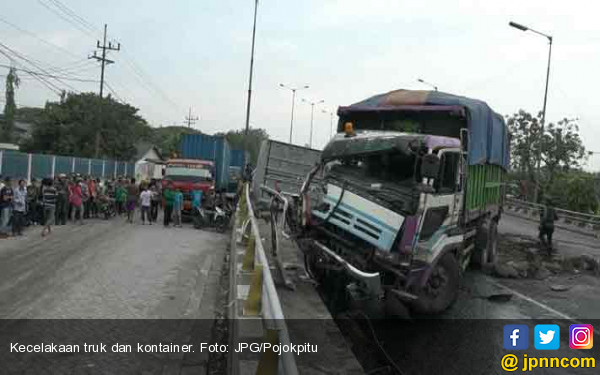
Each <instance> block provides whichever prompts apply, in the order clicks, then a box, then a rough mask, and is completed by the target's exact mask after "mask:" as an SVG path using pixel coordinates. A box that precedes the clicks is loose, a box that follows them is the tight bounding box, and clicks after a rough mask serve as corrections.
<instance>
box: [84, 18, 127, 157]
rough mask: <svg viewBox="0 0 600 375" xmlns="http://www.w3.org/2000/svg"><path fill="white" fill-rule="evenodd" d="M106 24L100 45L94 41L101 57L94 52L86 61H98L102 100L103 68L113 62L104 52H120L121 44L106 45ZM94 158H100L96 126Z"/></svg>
mask: <svg viewBox="0 0 600 375" xmlns="http://www.w3.org/2000/svg"><path fill="white" fill-rule="evenodd" d="M106 27H107V26H106V24H104V40H103V42H102V45H100V41H99V40H98V41H96V48H98V49H101V50H102V56H98V55H97V53H96V51H94V55H93V56H89V57H88V59H95V60H98V61H100V98H102V94H103V92H104V66H105V65H108V64H114V63H115V62H114V61H112V60H109V59H107V58H106V51H120V50H121V43H118V44H117V46H116V47H114V46H113V45H112V43H111V42H108V45H106ZM95 148H96V151H95V155H96V158H98V157H99V156H100V127H99V126H98V130H97V131H96V147H95Z"/></svg>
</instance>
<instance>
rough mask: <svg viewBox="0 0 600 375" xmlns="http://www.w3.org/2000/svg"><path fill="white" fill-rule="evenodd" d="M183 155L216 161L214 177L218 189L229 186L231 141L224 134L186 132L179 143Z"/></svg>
mask: <svg viewBox="0 0 600 375" xmlns="http://www.w3.org/2000/svg"><path fill="white" fill-rule="evenodd" d="M179 151H180V154H181V157H182V158H184V159H195V160H204V161H210V162H212V163H214V170H213V178H214V183H215V189H216V190H217V191H224V190H227V189H228V187H229V164H230V162H229V160H230V157H231V153H230V148H229V143H228V142H227V140H226V139H225V137H223V136H212V135H206V134H185V135H183V136H182V139H181V143H180V145H179Z"/></svg>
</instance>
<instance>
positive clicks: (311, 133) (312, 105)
mask: <svg viewBox="0 0 600 375" xmlns="http://www.w3.org/2000/svg"><path fill="white" fill-rule="evenodd" d="M302 101H303V102H305V103H308V104H310V107H311V109H310V138H309V141H308V147H309V148H312V138H313V123H314V121H313V120H314V115H315V105H317V104H321V103H325V100H321V101H318V102H309V101H308V100H306V99H302Z"/></svg>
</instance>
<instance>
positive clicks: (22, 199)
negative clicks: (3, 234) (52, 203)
mask: <svg viewBox="0 0 600 375" xmlns="http://www.w3.org/2000/svg"><path fill="white" fill-rule="evenodd" d="M26 211H27V188H26V187H25V180H19V185H18V186H17V188H16V189H15V191H14V199H13V223H12V235H13V237H15V236H22V235H23V226H24V224H25V212H26Z"/></svg>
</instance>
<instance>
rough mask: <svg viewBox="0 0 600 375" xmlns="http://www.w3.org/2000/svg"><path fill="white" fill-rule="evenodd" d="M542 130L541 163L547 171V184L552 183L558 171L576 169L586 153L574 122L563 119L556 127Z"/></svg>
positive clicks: (549, 126)
mask: <svg viewBox="0 0 600 375" xmlns="http://www.w3.org/2000/svg"><path fill="white" fill-rule="evenodd" d="M544 130H545V131H544V133H545V134H544V138H543V141H542V142H543V143H542V150H543V161H544V164H545V166H546V170H547V171H548V183H552V182H553V181H554V176H555V174H556V173H557V171H558V170H559V169H561V170H563V171H567V170H569V169H574V168H578V167H579V166H580V162H581V161H582V160H584V159H585V157H586V153H585V148H584V147H583V143H582V141H581V137H580V136H579V126H578V125H577V122H576V121H575V120H570V119H566V118H565V119H562V120H560V121H559V122H558V123H557V124H556V125H555V124H552V123H550V124H548V126H547V127H546V129H544Z"/></svg>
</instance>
